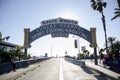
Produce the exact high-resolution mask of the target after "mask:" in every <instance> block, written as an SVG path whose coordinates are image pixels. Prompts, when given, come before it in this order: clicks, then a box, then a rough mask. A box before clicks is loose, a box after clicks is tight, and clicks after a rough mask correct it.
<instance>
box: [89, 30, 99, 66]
mask: <svg viewBox="0 0 120 80" xmlns="http://www.w3.org/2000/svg"><path fill="white" fill-rule="evenodd" d="M90 31H91V35H92V43H91V47H93V48H94V59H95V65H98V61H97V42H96V28H90Z"/></svg>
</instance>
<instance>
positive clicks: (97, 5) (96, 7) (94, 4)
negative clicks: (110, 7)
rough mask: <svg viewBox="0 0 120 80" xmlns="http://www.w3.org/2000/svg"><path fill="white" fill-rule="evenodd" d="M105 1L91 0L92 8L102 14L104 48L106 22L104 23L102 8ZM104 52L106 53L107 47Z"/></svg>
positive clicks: (104, 5) (104, 6)
mask: <svg viewBox="0 0 120 80" xmlns="http://www.w3.org/2000/svg"><path fill="white" fill-rule="evenodd" d="M106 5H107V3H106V2H103V0H91V7H92V8H93V10H96V11H98V12H100V13H101V14H102V23H103V29H104V33H105V44H106V49H107V48H108V44H107V33H106V24H105V16H104V14H103V8H106ZM106 53H108V49H107V50H106Z"/></svg>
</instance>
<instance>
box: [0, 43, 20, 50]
mask: <svg viewBox="0 0 120 80" xmlns="http://www.w3.org/2000/svg"><path fill="white" fill-rule="evenodd" d="M16 46H19V45H17V44H13V43H9V42H5V41H0V51H1V50H2V51H7V52H9V51H11V50H14V49H15V47H16Z"/></svg>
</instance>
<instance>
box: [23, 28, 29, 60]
mask: <svg viewBox="0 0 120 80" xmlns="http://www.w3.org/2000/svg"><path fill="white" fill-rule="evenodd" d="M29 33H30V28H25V29H24V58H25V59H27V49H28V48H30V44H29Z"/></svg>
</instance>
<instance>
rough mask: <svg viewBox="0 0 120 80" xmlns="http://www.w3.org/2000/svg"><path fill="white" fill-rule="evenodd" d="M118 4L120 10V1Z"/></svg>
mask: <svg viewBox="0 0 120 80" xmlns="http://www.w3.org/2000/svg"><path fill="white" fill-rule="evenodd" d="M117 2H118V6H119V8H120V0H117Z"/></svg>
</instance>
